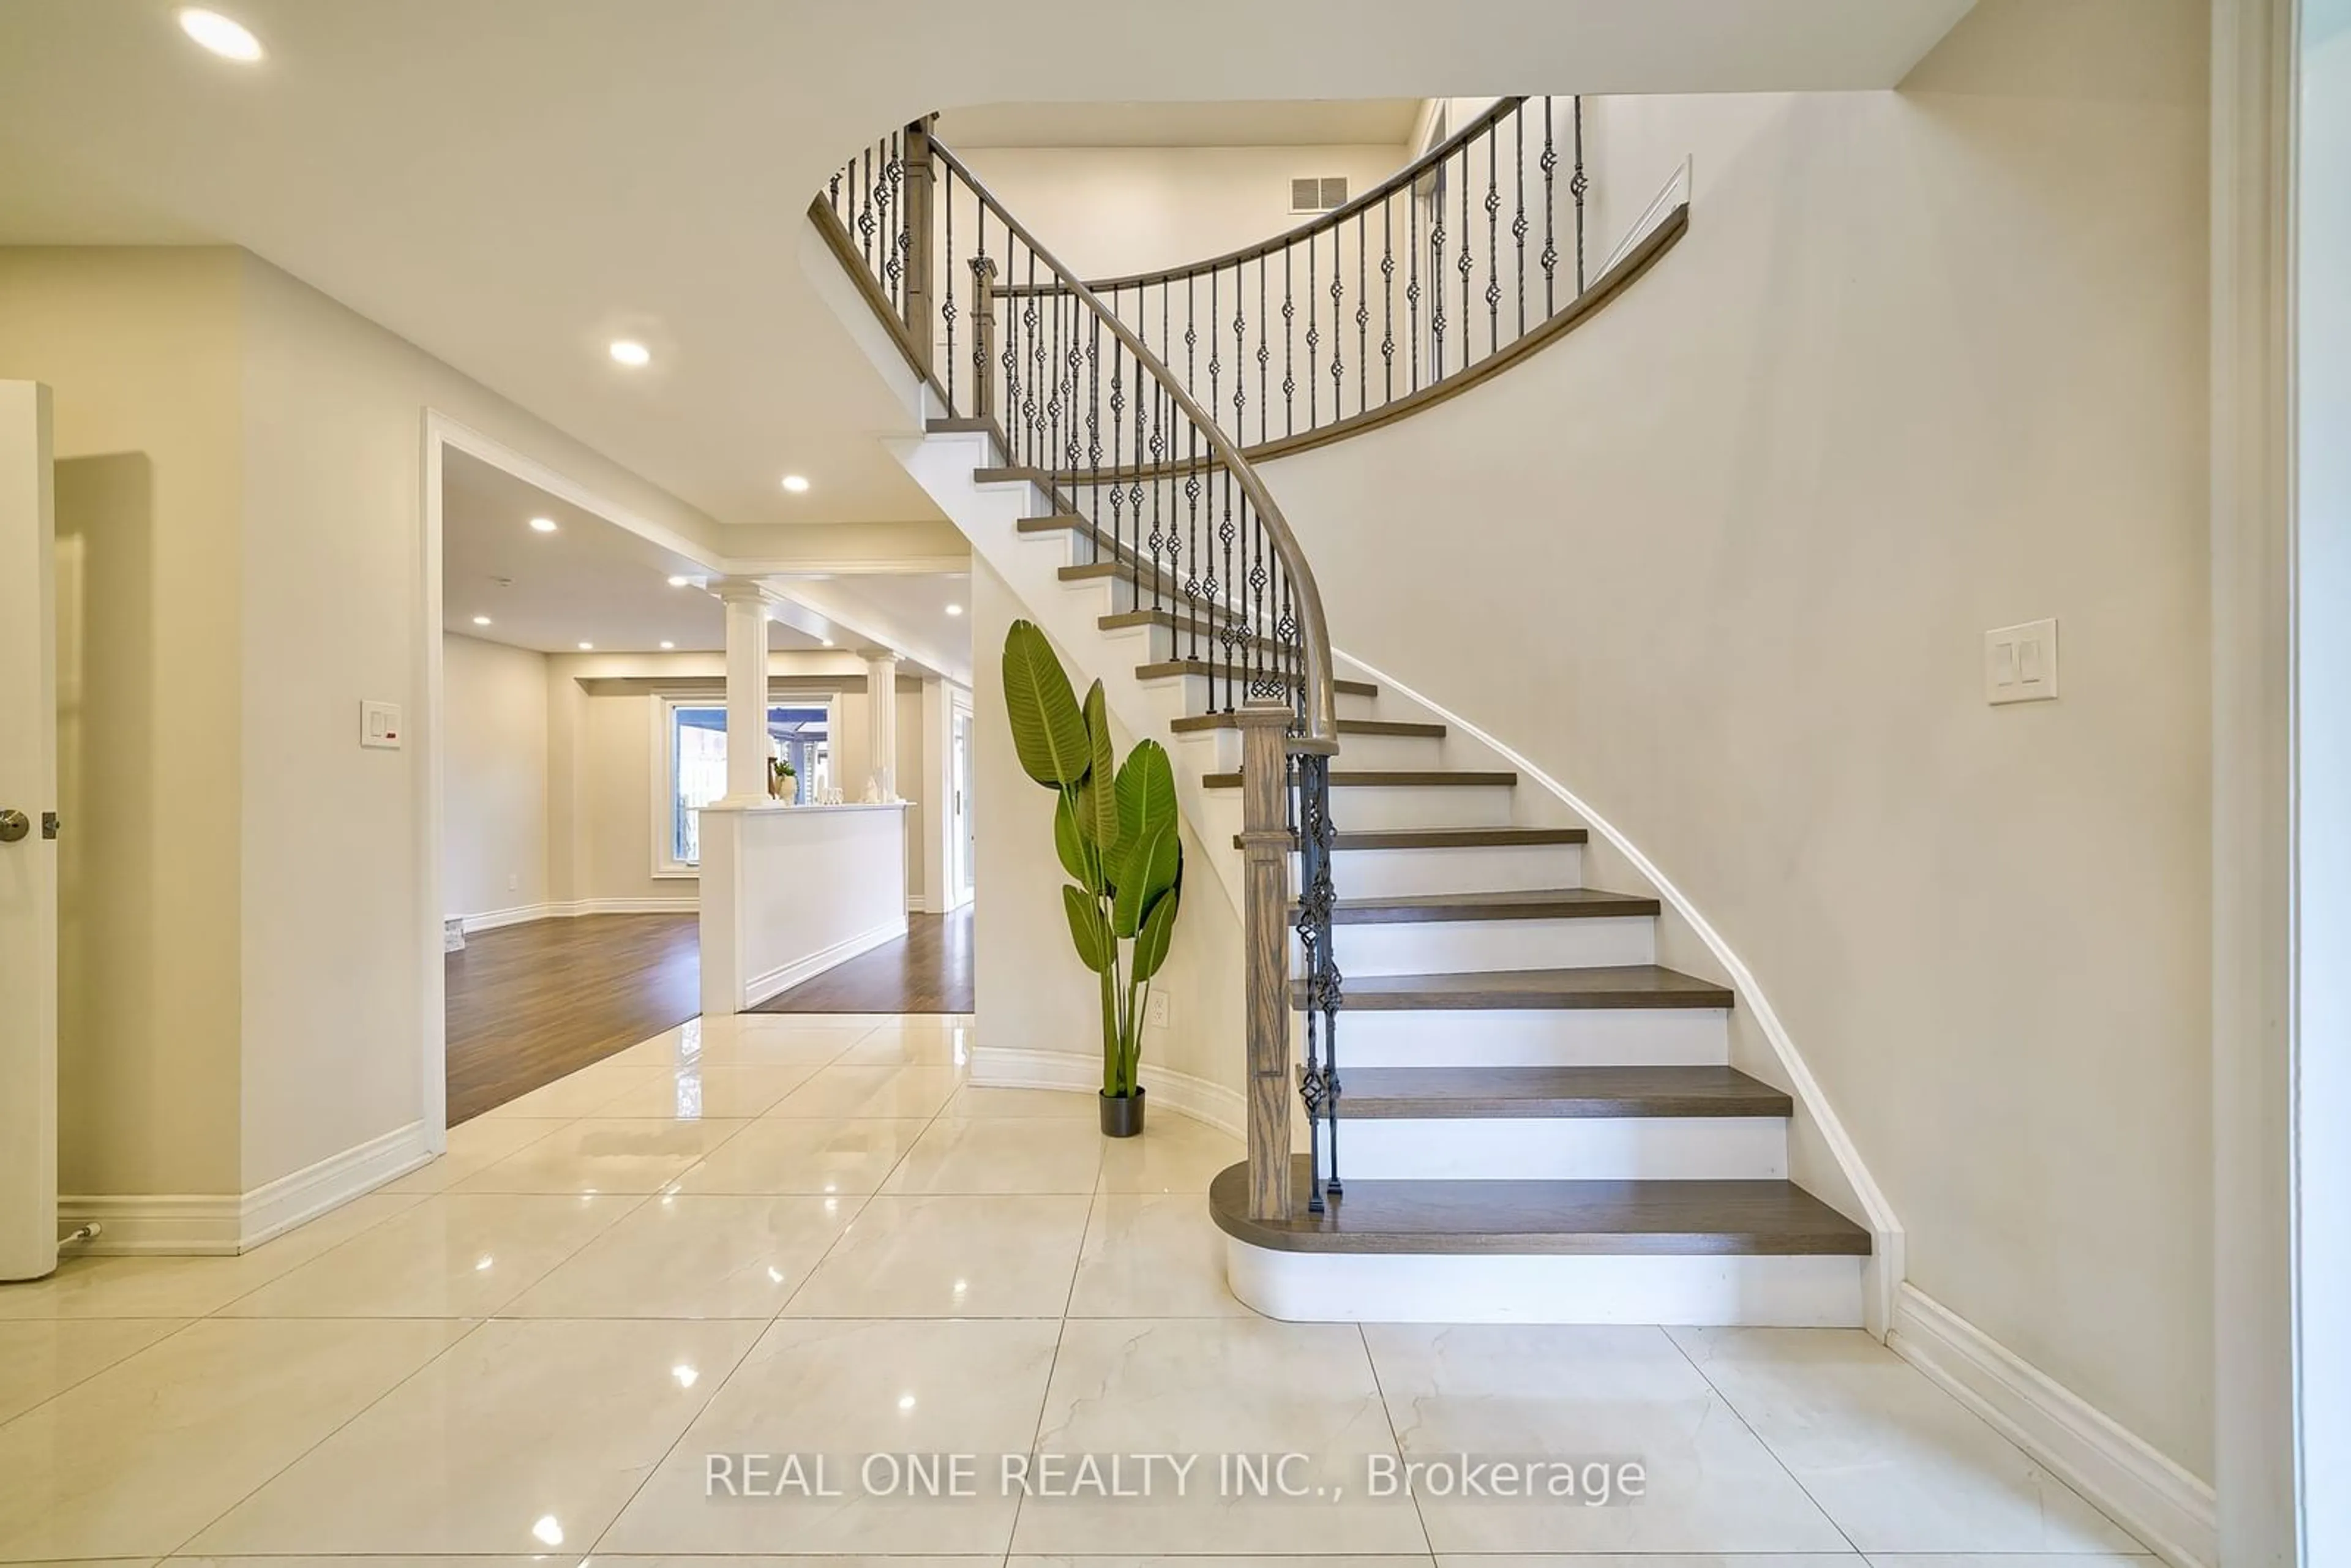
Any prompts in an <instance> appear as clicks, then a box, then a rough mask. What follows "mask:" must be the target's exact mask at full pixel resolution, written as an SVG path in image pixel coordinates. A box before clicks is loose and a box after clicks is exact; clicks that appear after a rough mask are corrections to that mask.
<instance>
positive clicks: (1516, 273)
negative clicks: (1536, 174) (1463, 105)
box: [1510, 106, 1527, 338]
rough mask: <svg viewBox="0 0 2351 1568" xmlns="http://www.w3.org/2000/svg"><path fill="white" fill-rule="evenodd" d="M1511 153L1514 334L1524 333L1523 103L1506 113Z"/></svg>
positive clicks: (1524, 154) (1525, 225)
mask: <svg viewBox="0 0 2351 1568" xmlns="http://www.w3.org/2000/svg"><path fill="white" fill-rule="evenodd" d="M1510 134H1511V138H1512V142H1511V148H1512V156H1511V158H1510V168H1511V171H1512V172H1513V173H1514V175H1515V176H1516V179H1517V182H1518V196H1519V204H1518V211H1517V213H1516V214H1514V215H1513V216H1512V217H1511V219H1510V238H1511V239H1512V240H1513V241H1515V242H1516V243H1517V245H1518V262H1517V265H1516V266H1515V267H1512V268H1511V273H1512V276H1513V277H1516V278H1517V279H1518V285H1519V329H1518V331H1517V332H1516V333H1515V334H1514V336H1517V337H1520V338H1523V337H1525V336H1526V335H1527V111H1526V110H1525V108H1524V107H1523V106H1521V107H1520V109H1518V110H1516V111H1514V112H1513V113H1512V114H1511V116H1510Z"/></svg>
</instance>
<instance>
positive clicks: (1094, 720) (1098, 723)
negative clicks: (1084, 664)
mask: <svg viewBox="0 0 2351 1568" xmlns="http://www.w3.org/2000/svg"><path fill="white" fill-rule="evenodd" d="M1085 720H1086V743H1087V747H1088V757H1089V759H1090V761H1091V764H1092V765H1091V766H1090V767H1089V768H1087V771H1086V785H1085V791H1084V794H1083V797H1082V798H1081V800H1079V802H1078V805H1079V809H1080V810H1081V812H1083V813H1084V814H1083V815H1081V816H1080V818H1079V819H1078V825H1079V826H1080V827H1081V828H1083V829H1084V830H1085V831H1086V834H1087V836H1088V837H1089V838H1091V839H1092V840H1093V841H1094V847H1095V848H1097V849H1102V850H1112V849H1116V848H1117V847H1118V831H1119V821H1118V797H1117V796H1116V795H1115V794H1114V793H1113V791H1112V789H1111V779H1112V775H1113V773H1114V772H1115V771H1116V769H1117V767H1118V754H1117V753H1116V752H1115V751H1113V749H1112V748H1111V739H1110V704H1109V702H1108V701H1107V700H1106V699H1105V698H1104V697H1103V696H1102V683H1101V682H1100V681H1096V682H1095V683H1094V684H1093V685H1091V686H1089V687H1087V688H1086V706H1085Z"/></svg>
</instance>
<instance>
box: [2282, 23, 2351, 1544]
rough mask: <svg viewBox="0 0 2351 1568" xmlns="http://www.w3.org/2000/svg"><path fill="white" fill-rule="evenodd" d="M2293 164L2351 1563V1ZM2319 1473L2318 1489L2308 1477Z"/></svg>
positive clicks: (2313, 1146) (2334, 1494)
mask: <svg viewBox="0 0 2351 1568" xmlns="http://www.w3.org/2000/svg"><path fill="white" fill-rule="evenodd" d="M2304 39H2305V40H2306V48H2305V52H2304V56H2303V62H2302V68H2303V80H2302V172H2301V206H2302V212H2301V225H2302V227H2301V246H2302V254H2301V256H2300V271H2301V279H2302V287H2301V314H2302V320H2301V340H2300V343H2299V344H2298V347H2297V351H2298V353H2299V356H2300V365H2301V382H2302V385H2301V419H2302V430H2301V468H2302V472H2301V497H2300V499H2301V513H2302V517H2301V530H2300V546H2301V555H2300V561H2299V565H2300V568H2301V572H2302V583H2301V594H2302V614H2301V620H2300V623H2299V628H2298V630H2299V632H2300V635H2301V643H2302V645H2301V648H2300V650H2299V652H2298V655H2297V657H2298V663H2299V665H2300V668H2299V670H2298V671H2297V674H2296V679H2297V682H2298V684H2299V688H2300V692H2301V702H2302V711H2301V732H2300V742H2301V748H2302V750H2301V758H2300V766H2301V770H2302V778H2301V781H2300V785H2301V789H2300V793H2301V800H2302V821H2301V824H2300V826H2301V836H2302V842H2301V856H2302V864H2301V868H2300V870H2301V886H2300V893H2301V906H2300V918H2301V925H2302V933H2301V935H2302V964H2301V981H2302V1018H2301V1028H2302V1047H2301V1082H2300V1085H2299V1087H2300V1092H2301V1104H2300V1119H2301V1126H2300V1145H2299V1148H2298V1151H2297V1153H2298V1157H2299V1159H2300V1162H2301V1169H2300V1172H2299V1177H2300V1182H2301V1187H2302V1193H2301V1197H2302V1236H2301V1242H2302V1256H2301V1259H2300V1266H2301V1279H2300V1289H2301V1295H2302V1301H2301V1313H2302V1323H2303V1332H2302V1334H2301V1336H2300V1337H2301V1344H2300V1347H2299V1348H2300V1351H2301V1356H2302V1366H2301V1384H2302V1398H2303V1408H2302V1414H2303V1420H2304V1429H2303V1471H2304V1481H2305V1485H2306V1487H2307V1493H2306V1497H2307V1512H2306V1515H2305V1521H2304V1522H2305V1528H2306V1529H2307V1531H2308V1532H2309V1534H2308V1537H2307V1555H2306V1556H2305V1557H2304V1562H2305V1563H2337V1562H2344V1561H2351V1501H2346V1498H2345V1496H2344V1493H2343V1490H2342V1489H2341V1488H2340V1487H2339V1486H2332V1487H2330V1486H2328V1485H2326V1484H2325V1480H2326V1479H2329V1478H2335V1477H2340V1476H2343V1475H2345V1474H2346V1473H2351V1347H2346V1343H2345V1341H2344V1336H2343V1333H2342V1332H2341V1330H2342V1325H2343V1324H2344V1323H2346V1322H2351V1138H2346V1136H2345V1135H2344V1129H2345V1126H2346V1121H2351V289H2346V286H2345V279H2346V277H2351V5H2346V4H2344V3H2343V0H2319V3H2315V4H2312V5H2309V7H2308V9H2307V10H2306V11H2305V13H2304ZM2312 1483H2316V1484H2312Z"/></svg>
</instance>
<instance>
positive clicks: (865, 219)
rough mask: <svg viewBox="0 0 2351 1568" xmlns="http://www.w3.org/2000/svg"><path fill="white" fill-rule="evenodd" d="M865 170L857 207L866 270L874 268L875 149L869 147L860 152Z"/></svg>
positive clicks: (860, 183)
mask: <svg viewBox="0 0 2351 1568" xmlns="http://www.w3.org/2000/svg"><path fill="white" fill-rule="evenodd" d="M859 157H860V158H861V159H862V161H863V163H864V168H865V172H864V174H863V175H862V177H861V178H860V179H859V180H858V182H857V184H858V189H859V191H860V192H861V195H860V197H859V203H858V208H857V248H858V249H859V251H861V252H862V254H863V255H864V257H865V270H866V271H868V272H871V271H872V270H873V149H872V148H871V147H868V148H867V149H865V151H864V152H862V153H860V154H859Z"/></svg>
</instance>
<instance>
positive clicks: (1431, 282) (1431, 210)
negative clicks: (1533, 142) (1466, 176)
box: [1428, 162, 1445, 382]
mask: <svg viewBox="0 0 2351 1568" xmlns="http://www.w3.org/2000/svg"><path fill="white" fill-rule="evenodd" d="M1431 194H1432V196H1433V197H1434V199H1433V200H1432V201H1431V202H1430V203H1429V206H1428V339H1429V343H1428V379H1429V380H1430V381H1432V382H1441V381H1443V380H1444V379H1445V165H1444V164H1443V163H1442V162H1439V163H1438V164H1437V178H1436V183H1435V187H1434V189H1433V191H1432V192H1431Z"/></svg>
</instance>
